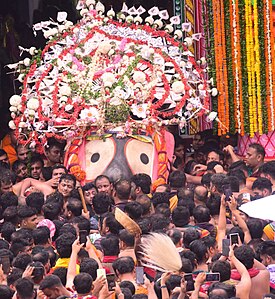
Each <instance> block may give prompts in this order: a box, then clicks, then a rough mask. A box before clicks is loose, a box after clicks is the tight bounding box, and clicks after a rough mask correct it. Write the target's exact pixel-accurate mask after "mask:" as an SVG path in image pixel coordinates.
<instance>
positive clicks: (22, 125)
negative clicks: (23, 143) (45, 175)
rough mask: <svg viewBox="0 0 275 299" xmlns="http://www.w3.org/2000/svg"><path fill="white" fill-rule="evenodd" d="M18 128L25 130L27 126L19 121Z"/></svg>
mask: <svg viewBox="0 0 275 299" xmlns="http://www.w3.org/2000/svg"><path fill="white" fill-rule="evenodd" d="M18 126H19V128H26V126H27V124H26V123H25V122H24V121H20V123H19V125H18Z"/></svg>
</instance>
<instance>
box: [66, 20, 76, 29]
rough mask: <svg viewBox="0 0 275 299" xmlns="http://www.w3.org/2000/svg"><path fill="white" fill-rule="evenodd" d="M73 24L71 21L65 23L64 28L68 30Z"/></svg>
mask: <svg viewBox="0 0 275 299" xmlns="http://www.w3.org/2000/svg"><path fill="white" fill-rule="evenodd" d="M73 24H74V23H73V22H71V21H67V22H66V23H65V28H66V29H69V28H70V27H72V26H73Z"/></svg>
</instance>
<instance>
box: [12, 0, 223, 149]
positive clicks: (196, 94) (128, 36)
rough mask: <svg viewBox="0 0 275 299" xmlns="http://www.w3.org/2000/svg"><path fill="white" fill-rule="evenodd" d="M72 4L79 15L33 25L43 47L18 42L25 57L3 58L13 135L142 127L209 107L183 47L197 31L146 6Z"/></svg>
mask: <svg viewBox="0 0 275 299" xmlns="http://www.w3.org/2000/svg"><path fill="white" fill-rule="evenodd" d="M77 8H78V9H79V10H80V14H81V16H82V19H81V20H80V21H79V22H78V23H77V24H76V25H73V24H72V23H71V22H70V21H67V14H66V13H65V12H61V13H59V14H58V18H57V21H58V22H53V21H46V22H41V23H39V24H36V25H34V30H35V31H38V30H41V31H42V32H43V34H44V36H45V37H46V38H48V39H49V41H48V43H47V45H46V47H45V48H44V49H43V51H38V50H36V49H35V48H33V47H32V48H31V49H22V50H25V51H28V52H29V53H30V55H32V58H31V59H28V58H27V59H25V60H23V61H20V62H19V63H18V64H15V65H10V67H14V68H15V71H16V72H18V80H20V81H21V82H22V83H23V87H22V94H21V95H14V96H13V97H11V99H10V104H11V107H10V110H11V116H12V121H11V122H10V124H9V125H10V127H11V128H13V129H15V131H16V135H17V138H18V139H19V140H21V142H23V143H26V142H31V141H32V142H35V143H36V145H38V146H39V145H40V146H41V145H44V143H45V142H46V140H47V138H48V137H52V136H53V137H55V138H60V139H64V140H66V139H68V138H73V137H78V136H85V135H87V134H90V133H96V134H99V135H103V134H104V133H106V132H110V131H112V132H118V133H119V134H121V135H123V134H132V133H140V132H141V131H142V132H147V133H148V132H149V131H150V132H151V131H152V129H153V131H158V130H160V128H161V127H163V126H166V125H169V124H186V123H187V122H188V121H190V119H192V118H195V117H198V116H200V115H202V114H206V115H208V114H209V113H210V112H211V108H210V107H209V96H210V93H211V94H213V93H215V90H213V89H210V86H209V83H208V81H206V79H205V73H206V63H197V60H195V58H194V56H193V54H192V53H191V52H190V51H189V47H191V46H192V43H193V40H194V39H196V40H197V39H199V38H200V34H199V33H196V34H193V35H192V36H191V37H190V36H189V37H187V38H185V39H184V40H182V37H183V31H184V30H186V28H185V27H183V29H182V30H179V29H177V30H174V27H175V25H178V24H180V19H179V17H178V16H177V17H169V15H168V13H167V11H166V10H162V11H160V10H159V9H158V8H157V7H153V8H151V9H150V10H149V11H148V14H149V16H148V17H146V18H145V20H143V19H142V18H141V15H142V14H143V13H144V12H145V9H144V8H143V7H141V6H140V7H139V8H135V7H132V8H128V7H127V6H126V5H125V4H124V5H123V8H122V11H121V12H120V13H118V14H115V12H114V11H113V9H111V10H109V11H108V12H107V13H106V15H105V14H104V12H105V7H104V5H103V4H102V3H101V2H96V1H94V0H82V1H79V3H78V6H77ZM143 23H144V24H143ZM185 26H186V24H185ZM201 61H203V58H202V60H201ZM186 106H188V109H186ZM216 120H218V121H219V119H218V117H216Z"/></svg>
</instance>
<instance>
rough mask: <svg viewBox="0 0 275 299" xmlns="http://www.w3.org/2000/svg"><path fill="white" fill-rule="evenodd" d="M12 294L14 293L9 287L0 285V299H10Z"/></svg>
mask: <svg viewBox="0 0 275 299" xmlns="http://www.w3.org/2000/svg"><path fill="white" fill-rule="evenodd" d="M13 294H14V292H13V290H12V289H11V288H10V287H8V286H6V285H0V298H3V299H12V297H13Z"/></svg>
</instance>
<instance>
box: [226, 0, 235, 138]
mask: <svg viewBox="0 0 275 299" xmlns="http://www.w3.org/2000/svg"><path fill="white" fill-rule="evenodd" d="M229 2H230V0H225V1H224V29H225V51H226V63H227V78H228V102H229V107H228V113H229V117H228V119H229V124H230V125H229V132H230V133H233V134H234V133H235V130H236V128H235V115H236V111H235V105H234V75H233V66H232V62H233V58H232V35H231V30H230V28H231V27H233V26H232V25H233V24H232V21H231V15H232V13H231V5H230V3H229Z"/></svg>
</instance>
